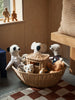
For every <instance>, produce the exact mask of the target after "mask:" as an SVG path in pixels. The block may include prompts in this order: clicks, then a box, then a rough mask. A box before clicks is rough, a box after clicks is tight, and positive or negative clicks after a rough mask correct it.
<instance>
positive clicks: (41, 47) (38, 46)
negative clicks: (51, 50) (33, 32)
mask: <svg viewBox="0 0 75 100" xmlns="http://www.w3.org/2000/svg"><path fill="white" fill-rule="evenodd" d="M31 50H34V53H36V52H42V53H44V52H46V50H47V46H46V45H45V44H43V43H40V42H33V43H32V44H31Z"/></svg>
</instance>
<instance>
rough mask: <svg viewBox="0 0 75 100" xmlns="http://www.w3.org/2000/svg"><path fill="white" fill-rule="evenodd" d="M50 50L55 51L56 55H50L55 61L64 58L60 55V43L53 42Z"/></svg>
mask: <svg viewBox="0 0 75 100" xmlns="http://www.w3.org/2000/svg"><path fill="white" fill-rule="evenodd" d="M50 50H51V51H52V52H53V54H54V56H53V57H50V59H51V60H53V63H54V62H56V61H57V60H63V58H61V55H60V45H59V44H53V45H51V46H50Z"/></svg>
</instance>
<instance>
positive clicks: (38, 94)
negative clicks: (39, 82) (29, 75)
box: [1, 81, 75, 100]
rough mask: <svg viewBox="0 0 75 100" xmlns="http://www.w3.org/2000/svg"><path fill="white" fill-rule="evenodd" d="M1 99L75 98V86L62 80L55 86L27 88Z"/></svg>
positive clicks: (53, 99) (46, 99)
mask: <svg viewBox="0 0 75 100" xmlns="http://www.w3.org/2000/svg"><path fill="white" fill-rule="evenodd" d="M1 100H75V86H72V85H70V84H68V83H66V82H64V81H60V82H59V83H58V84H57V85H56V86H54V87H50V88H45V89H37V88H27V89H23V90H21V91H19V92H16V93H14V94H12V95H10V96H7V97H5V98H3V99H1Z"/></svg>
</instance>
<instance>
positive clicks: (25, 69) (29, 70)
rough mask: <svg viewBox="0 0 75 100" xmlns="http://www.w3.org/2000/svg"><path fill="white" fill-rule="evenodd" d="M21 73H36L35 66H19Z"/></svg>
mask: <svg viewBox="0 0 75 100" xmlns="http://www.w3.org/2000/svg"><path fill="white" fill-rule="evenodd" d="M17 69H18V70H19V71H23V72H25V73H34V65H33V64H27V65H23V64H19V66H18V68H17Z"/></svg>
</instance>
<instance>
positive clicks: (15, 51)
mask: <svg viewBox="0 0 75 100" xmlns="http://www.w3.org/2000/svg"><path fill="white" fill-rule="evenodd" d="M7 51H8V52H9V53H10V55H11V60H10V61H9V63H8V64H7V66H6V70H8V69H9V68H10V67H11V66H12V65H14V66H15V67H17V66H18V65H19V64H21V61H22V58H21V57H20V55H19V52H20V47H19V46H18V45H16V44H14V45H11V46H10V47H8V48H7Z"/></svg>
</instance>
